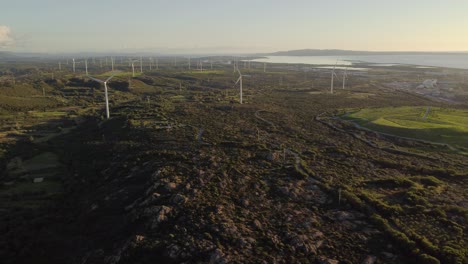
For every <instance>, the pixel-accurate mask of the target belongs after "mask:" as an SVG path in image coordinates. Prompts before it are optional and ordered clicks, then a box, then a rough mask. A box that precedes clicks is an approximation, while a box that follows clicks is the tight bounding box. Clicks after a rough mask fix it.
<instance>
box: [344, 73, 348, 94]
mask: <svg viewBox="0 0 468 264" xmlns="http://www.w3.org/2000/svg"><path fill="white" fill-rule="evenodd" d="M347 77H348V67H346V68H345V71H344V73H343V90H344V89H345V83H346V78H347Z"/></svg>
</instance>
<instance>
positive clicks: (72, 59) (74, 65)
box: [72, 58, 75, 73]
mask: <svg viewBox="0 0 468 264" xmlns="http://www.w3.org/2000/svg"><path fill="white" fill-rule="evenodd" d="M72 60H73V73H75V58H73V59H72Z"/></svg>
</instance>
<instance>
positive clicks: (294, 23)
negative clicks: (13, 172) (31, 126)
mask: <svg viewBox="0 0 468 264" xmlns="http://www.w3.org/2000/svg"><path fill="white" fill-rule="evenodd" d="M293 49H347V50H376V51H468V0H385V1H384V0H319V1H317V0H231V1H226V0H172V1H171V0H125V1H124V0H73V1H70V0H0V51H1V50H9V51H34V52H48V53H55V52H57V53H62V52H103V51H104V52H105V51H108V52H114V51H148V52H169V53H171V52H172V53H211V52H213V53H216V52H218V53H219V52H233V53H249V52H272V51H279V50H293Z"/></svg>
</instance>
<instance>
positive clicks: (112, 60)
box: [111, 57, 115, 71]
mask: <svg viewBox="0 0 468 264" xmlns="http://www.w3.org/2000/svg"><path fill="white" fill-rule="evenodd" d="M114 61H115V60H114V57H111V64H112V71H114Z"/></svg>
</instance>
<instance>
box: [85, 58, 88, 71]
mask: <svg viewBox="0 0 468 264" xmlns="http://www.w3.org/2000/svg"><path fill="white" fill-rule="evenodd" d="M85 71H86V75H88V59H85Z"/></svg>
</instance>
